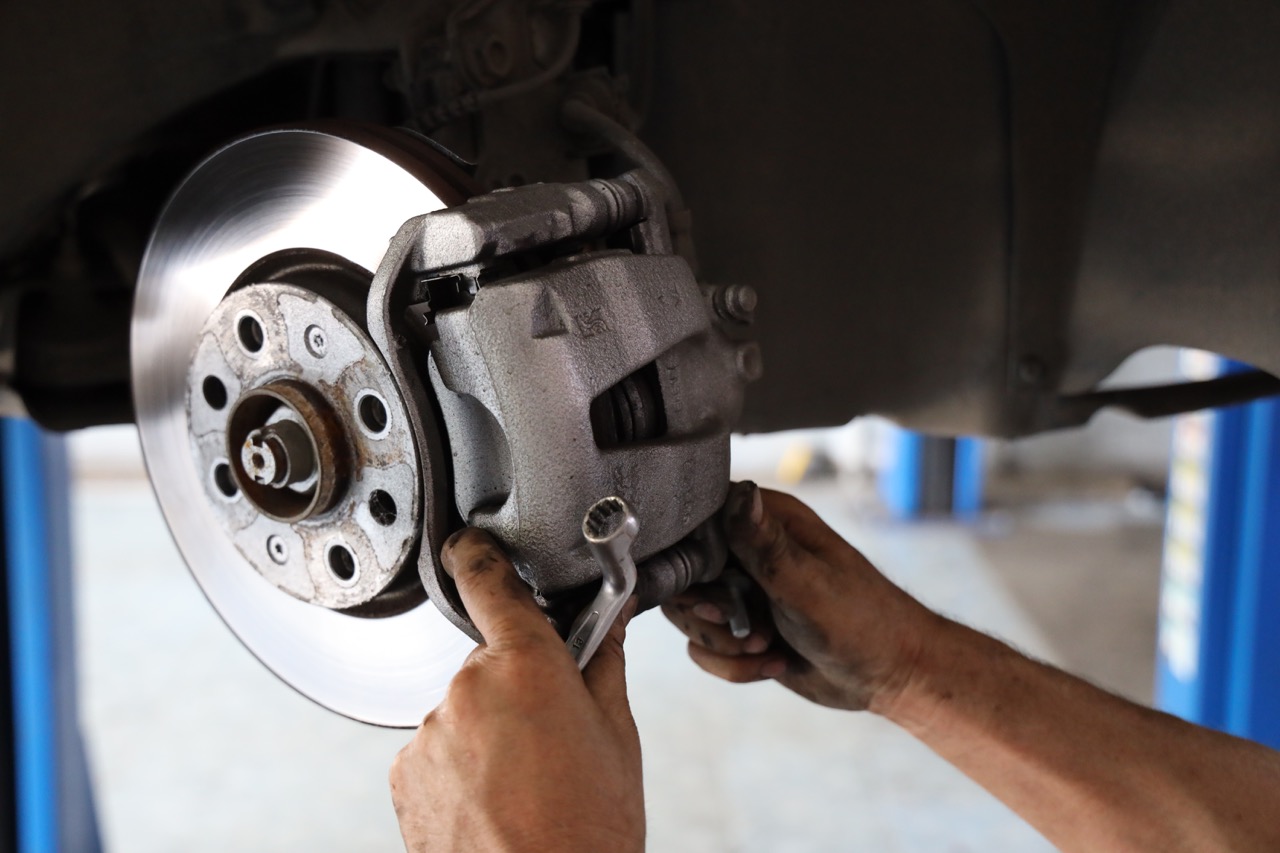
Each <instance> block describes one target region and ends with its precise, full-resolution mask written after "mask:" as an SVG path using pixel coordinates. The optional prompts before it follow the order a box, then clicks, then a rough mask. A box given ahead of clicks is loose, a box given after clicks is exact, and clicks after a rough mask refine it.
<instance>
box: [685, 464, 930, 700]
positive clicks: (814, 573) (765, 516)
mask: <svg viewBox="0 0 1280 853" xmlns="http://www.w3.org/2000/svg"><path fill="white" fill-rule="evenodd" d="M724 513H725V516H724V518H725V530H726V533H727V535H728V537H729V547H730V548H731V549H732V550H733V554H734V556H735V557H737V559H738V561H739V562H740V563H741V565H742V567H743V568H744V569H745V570H746V572H747V573H748V574H749V575H750V577H751V578H752V579H753V580H754V581H755V584H756V585H757V586H758V588H757V589H753V590H752V591H751V592H750V593H749V598H748V600H749V602H750V603H751V628H752V631H751V634H750V635H749V636H747V637H745V638H743V639H737V638H735V637H734V636H733V634H732V633H731V632H730V631H729V628H728V627H727V624H726V623H727V622H728V617H729V614H730V612H731V609H732V604H731V599H730V597H729V591H728V589H727V588H726V587H725V585H724V584H722V583H712V584H706V585H703V586H699V587H694V588H692V589H690V590H689V591H688V592H685V593H684V594H682V595H679V596H676V597H674V598H672V599H671V600H670V601H669V602H668V603H667V604H666V605H664V606H663V608H662V609H663V612H664V613H665V614H666V616H667V618H668V619H670V620H671V621H672V622H673V623H674V624H675V625H676V627H677V628H679V629H680V630H681V631H683V632H684V633H685V635H686V636H688V637H689V656H690V657H692V658H693V660H694V662H695V663H696V664H698V666H700V667H702V668H703V669H705V670H706V671H707V672H709V673H711V674H712V675H717V676H719V677H721V678H723V679H726V680H728V681H733V682H749V681H761V680H764V679H769V678H773V679H777V680H778V681H779V682H780V683H782V684H783V685H784V686H786V687H788V688H789V689H791V690H793V691H795V692H796V693H799V694H800V695H801V696H804V697H805V698H807V699H810V700H812V701H814V702H817V703H818V704H820V705H826V706H828V707H831V708H844V709H848V710H863V709H866V708H871V709H872V710H877V709H882V708H884V707H886V705H887V703H888V702H890V701H892V698H893V697H894V695H896V693H897V692H899V691H900V690H901V689H902V687H903V686H904V685H905V684H906V682H907V681H908V680H909V679H910V677H911V670H912V667H913V665H914V661H915V660H916V658H917V656H918V652H919V650H920V649H921V648H922V647H923V646H924V644H925V643H927V642H928V641H929V640H928V637H929V635H930V634H931V632H933V631H936V630H937V629H938V626H939V625H940V624H941V622H942V620H941V619H940V617H937V616H935V615H934V614H933V613H931V612H930V611H929V610H928V609H926V608H925V607H924V606H923V605H921V604H919V603H918V602H917V601H916V600H915V599H913V598H912V597H911V596H909V595H907V594H906V593H905V592H903V591H902V590H901V589H899V588H898V587H896V586H894V585H893V584H892V583H891V582H890V581H889V580H888V579H887V578H885V577H884V575H882V574H880V572H878V571H877V570H876V568H875V567H874V566H872V565H871V563H869V562H868V561H867V559H866V558H865V557H863V556H862V555H861V554H860V553H858V551H857V550H855V549H854V548H853V546H851V545H849V543H847V542H845V541H844V540H843V539H841V538H840V536H839V535H838V534H836V532H835V531H833V530H832V529H831V528H829V527H827V525H826V524H824V523H823V522H822V520H821V519H820V518H818V516H817V515H816V514H815V513H814V512H813V510H811V509H809V508H808V507H807V506H805V505H804V504H802V503H801V502H800V501H798V500H796V499H795V498H793V497H791V496H790V495H785V494H782V493H781V492H773V491H762V490H761V489H759V488H758V487H756V485H755V484H754V483H750V482H746V483H735V484H734V485H733V487H732V488H731V489H730V492H729V498H728V501H727V502H726V504H725V510H724ZM752 596H754V600H752Z"/></svg>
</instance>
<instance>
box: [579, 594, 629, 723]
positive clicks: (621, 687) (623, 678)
mask: <svg viewBox="0 0 1280 853" xmlns="http://www.w3.org/2000/svg"><path fill="white" fill-rule="evenodd" d="M638 603H639V601H638V599H636V597H635V596H632V597H631V598H630V599H628V600H627V603H626V604H625V605H624V606H623V608H622V612H621V613H619V614H618V618H617V619H616V620H615V621H614V623H613V625H612V626H611V627H610V628H609V633H607V634H605V636H604V640H603V641H602V642H601V643H600V648H598V649H596V653H595V655H593V656H592V658H591V662H590V663H588V664H587V668H586V670H584V671H583V673H582V677H583V679H584V680H585V681H586V683H587V691H588V692H590V693H591V695H592V696H593V697H594V698H595V700H596V704H597V705H599V706H600V709H601V710H602V711H604V712H605V715H606V716H608V717H609V718H610V719H619V718H625V719H630V718H631V704H630V703H629V702H628V701H627V661H626V655H625V654H624V652H623V648H622V646H623V643H624V642H625V641H626V639H627V625H628V623H630V621H631V617H632V616H634V615H635V612H636V606H637V604H638Z"/></svg>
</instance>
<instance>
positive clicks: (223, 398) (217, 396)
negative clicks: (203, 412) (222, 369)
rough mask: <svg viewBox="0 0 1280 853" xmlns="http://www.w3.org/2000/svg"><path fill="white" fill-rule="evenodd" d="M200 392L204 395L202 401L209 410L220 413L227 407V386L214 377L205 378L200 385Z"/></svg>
mask: <svg viewBox="0 0 1280 853" xmlns="http://www.w3.org/2000/svg"><path fill="white" fill-rule="evenodd" d="M200 392H201V393H202V394H204V401H205V402H206V403H208V404H209V408H211V409H215V410H217V411H219V412H220V411H222V409H223V408H224V407H225V406H226V405H227V386H226V385H223V384H222V380H221V379H219V378H218V377H216V376H206V377H205V378H204V382H203V383H202V384H201V385H200Z"/></svg>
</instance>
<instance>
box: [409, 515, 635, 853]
mask: <svg viewBox="0 0 1280 853" xmlns="http://www.w3.org/2000/svg"><path fill="white" fill-rule="evenodd" d="M441 558H442V560H443V562H444V566H445V569H446V571H448V572H449V574H450V575H451V576H452V577H453V579H454V580H455V581H456V582H457V584H458V592H459V594H460V595H461V597H462V601H463V603H464V604H465V605H466V608H467V612H468V613H469V614H470V615H471V618H472V620H473V621H474V622H475V626H476V628H477V629H479V631H480V633H481V635H483V637H484V639H485V642H484V644H483V645H481V646H479V647H478V648H477V649H476V650H475V651H474V652H472V653H471V656H470V657H468V658H467V661H466V663H465V664H464V665H463V667H462V669H461V670H460V671H459V672H458V674H457V675H456V676H455V677H454V679H453V683H452V684H451V685H450V686H449V692H448V694H447V695H446V696H445V699H444V701H443V702H441V703H440V706H439V707H437V708H436V709H435V710H434V711H432V712H431V713H430V714H428V715H427V718H426V719H425V720H423V722H422V726H421V727H420V728H419V729H418V732H417V734H416V735H415V736H414V739H413V741H412V742H410V744H409V745H408V746H406V747H405V748H404V749H403V750H401V752H400V754H399V755H398V756H397V757H396V761H395V764H394V766H392V768H391V799H392V802H393V803H394V804H395V809H396V815H397V817H399V819H400V831H401V834H402V835H403V836H404V841H405V847H406V848H408V849H409V850H410V851H414V853H416V851H426V850H429V851H468V853H470V852H471V851H539V853H541V851H546V850H555V851H563V852H564V853H598V851H606V850H607V851H623V853H630V851H640V850H643V849H644V832H645V825H644V793H643V788H642V785H641V775H640V739H639V736H638V735H637V733H636V727H635V722H634V721H633V720H632V718H631V708H630V706H629V705H628V703H627V689H626V688H627V685H626V678H625V673H624V671H623V657H622V641H623V637H624V634H625V630H626V622H627V620H628V619H629V618H630V617H631V615H632V613H633V612H634V600H633V602H632V603H630V604H628V606H627V609H625V610H624V611H623V614H622V616H620V617H619V618H618V622H617V623H616V624H615V625H614V627H613V630H612V631H611V632H610V633H609V636H608V637H607V638H606V639H605V641H604V643H602V644H601V646H600V649H599V650H598V651H597V652H596V654H595V657H594V658H592V660H591V663H590V664H589V665H588V666H587V669H586V672H585V673H582V674H579V672H578V667H577V664H576V663H575V662H574V659H573V657H572V656H571V655H570V653H569V651H568V649H566V648H565V644H564V641H563V640H561V639H560V637H559V636H558V635H557V634H556V632H555V629H554V628H552V627H551V624H550V623H549V622H548V621H547V619H546V617H544V616H543V614H542V612H541V611H540V610H539V609H538V606H537V605H536V604H535V603H534V600H533V596H532V594H531V593H530V591H529V588H528V587H526V586H525V584H524V583H523V582H522V581H521V580H520V578H519V576H518V575H517V574H516V570H515V568H514V567H513V566H512V565H511V561H510V560H509V559H508V558H507V556H506V555H505V554H504V553H503V552H502V550H501V548H499V547H498V545H497V543H495V542H494V541H493V540H492V539H491V538H489V537H488V536H487V535H485V534H484V533H482V532H480V531H478V530H474V529H469V530H464V531H461V532H460V533H458V534H456V535H454V536H453V537H451V538H450V539H449V541H448V542H446V543H445V546H444V550H443V552H442V554H441Z"/></svg>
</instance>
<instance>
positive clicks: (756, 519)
mask: <svg viewBox="0 0 1280 853" xmlns="http://www.w3.org/2000/svg"><path fill="white" fill-rule="evenodd" d="M728 512H729V518H728V521H727V526H728V528H729V532H730V538H731V542H732V545H733V548H734V553H735V554H736V555H737V556H738V558H739V560H740V561H741V562H742V563H743V566H744V568H745V569H746V570H747V571H748V573H749V574H750V575H751V576H752V577H753V578H754V579H755V580H756V582H757V583H758V584H759V586H760V588H761V591H762V593H763V595H762V602H761V604H762V606H761V615H766V616H767V617H768V618H767V619H766V620H764V622H763V627H761V628H759V629H757V631H756V632H755V633H754V634H753V635H752V636H751V637H748V638H746V639H745V640H737V639H734V638H733V636H732V634H730V633H729V632H728V631H727V629H725V628H724V625H723V621H724V617H725V615H726V610H725V605H724V598H723V593H722V591H720V590H717V589H715V588H708V589H703V590H699V591H695V592H692V593H690V594H686V595H685V596H683V597H682V598H680V599H678V600H676V601H674V602H672V604H670V605H668V607H667V608H665V609H666V612H667V615H668V617H669V618H671V620H672V621H673V622H675V623H676V625H677V626H678V627H680V628H681V629H682V630H683V631H684V632H685V633H686V634H687V635H689V637H690V648H689V651H690V654H691V656H692V657H693V658H694V660H695V661H696V662H697V663H698V664H699V665H700V666H702V667H703V668H704V669H706V670H708V671H709V672H711V673H713V674H715V675H719V676H721V677H723V678H727V679H729V680H731V681H757V680H763V679H765V678H767V677H769V676H776V679H777V680H778V681H779V682H780V683H782V684H783V685H784V686H786V687H788V688H790V689H792V690H794V691H795V692H797V693H799V694H801V695H803V696H805V697H807V698H809V699H812V700H814V701H816V702H819V703H821V704H824V705H828V706H830V707H837V708H848V709H853V710H858V709H870V710H871V711H873V712H875V713H879V714H882V715H883V716H885V717H887V718H888V719H891V720H893V721H894V722H896V723H897V724H898V725H900V726H902V727H903V728H905V729H906V730H908V731H910V732H911V733H912V734H913V735H915V736H916V737H918V738H919V739H920V740H921V741H923V742H924V743H926V744H927V745H928V746H929V747H931V748H932V749H933V750H934V751H935V752H937V753H938V754H939V755H941V756H942V757H943V758H945V759H947V760H948V761H950V762H951V763H952V764H954V765H955V766H956V767H957V768H959V769H960V770H961V771H963V772H964V773H966V774H967V775H968V776H970V777H971V778H972V779H974V780H975V781H977V782H978V783H979V784H981V785H982V786H983V787H985V788H986V789H987V790H989V791H990V792H991V793H992V794H994V795H995V796H997V797H999V798H1000V799H1001V800H1003V801H1004V802H1005V803H1006V804H1007V805H1009V806H1010V807H1011V808H1012V809H1014V810H1015V811H1017V812H1018V813H1019V814H1020V815H1022V816H1023V817H1024V818H1025V819H1026V820H1027V821H1028V822H1029V823H1031V824H1032V825H1033V826H1035V827H1036V828H1037V829H1038V830H1040V831H1041V832H1042V833H1043V834H1044V835H1045V836H1046V837H1047V838H1048V839H1049V840H1050V841H1052V842H1053V843H1054V844H1056V845H1057V846H1059V847H1060V848H1061V849H1063V850H1066V851H1100V850H1159V851H1183V850H1186V851H1222V850H1231V851H1254V850H1257V851H1275V850H1280V754H1278V753H1276V752H1273V751H1272V750H1269V749H1266V748H1265V747H1262V746H1259V745H1257V744H1254V743H1251V742H1248V741H1244V740H1240V739H1238V738H1234V737H1231V736H1229V735H1224V734H1221V733H1218V732H1212V731H1209V730H1206V729H1202V728H1199V727H1196V726H1193V725H1190V724H1188V723H1185V722H1183V721H1181V720H1178V719H1176V718H1173V717H1170V716H1168V715H1166V714H1161V713H1158V712H1156V711H1152V710H1150V709H1147V708H1142V707H1140V706H1138V705H1134V704H1132V703H1130V702H1126V701H1124V700H1122V699H1119V698H1117V697H1115V696H1112V695H1110V694H1108V693H1106V692H1105V691H1102V690H1099V689H1098V688H1096V687H1094V686H1092V685H1090V684H1088V683H1086V682H1084V681H1082V680H1080V679H1078V678H1074V677H1072V676H1070V675H1067V674H1065V673H1063V672H1060V671H1058V670H1056V669H1054V668H1052V667H1049V666H1046V665H1044V664H1041V663H1037V662H1035V661H1032V660H1030V659H1028V658H1026V657H1024V656H1022V655H1020V654H1018V653H1017V652H1015V651H1013V650H1012V649H1010V648H1009V647H1008V646H1005V645H1004V644H1002V643H1000V642H998V641H996V640H993V639H991V638H990V637H987V636H985V635H983V634H980V633H978V632H976V631H973V630H971V629H969V628H966V627H964V626H962V625H959V624H956V623H955V622H951V621H949V620H946V619H943V618H941V617H939V616H937V615H935V614H933V613H931V612H930V611H928V610H927V609H925V608H924V607H923V606H922V605H920V604H919V603H917V602H916V601H915V600H914V599H912V598H911V597H910V596H908V595H907V594H906V593H904V592H903V591H902V590H900V589H898V588H897V587H895V586H894V585H893V584H892V583H890V582H889V581H888V580H887V579H885V578H884V577H883V576H882V575H881V574H880V573H879V572H877V571H876V570H875V568H874V567H873V566H872V565H871V564H870V563H869V562H867V560H866V559H865V558H864V557H863V556H862V555H861V554H859V553H858V552H857V551H856V550H855V549H854V548H853V547H851V546H850V545H848V543H846V542H844V541H843V540H842V539H840V537H839V536H837V535H836V534H835V533H834V532H833V531H831V530H830V528H828V527H827V526H826V525H825V524H823V523H822V521H821V520H819V519H818V518H817V516H816V515H814V514H813V512H812V511H811V510H809V509H808V508H807V507H805V506H804V505H803V504H801V503H800V502H799V501H796V500H795V499H794V498H790V497H788V496H786V495H782V494H779V493H776V492H760V491H759V490H757V489H755V488H754V486H751V485H750V484H743V485H741V486H738V487H735V492H734V495H733V496H732V497H731V502H730V507H729V510H728ZM758 621H759V620H758Z"/></svg>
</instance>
